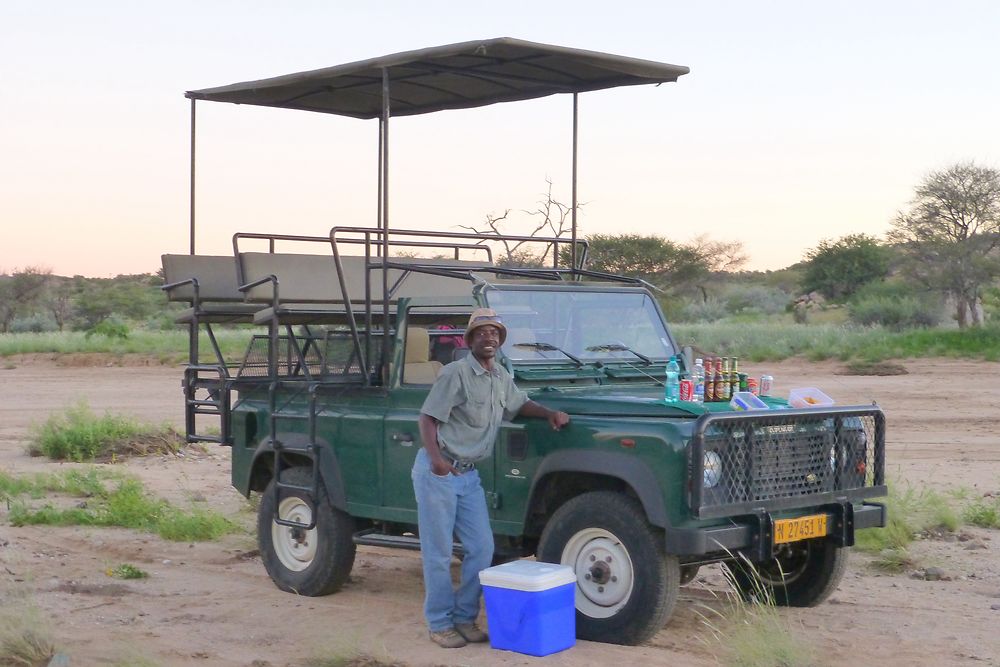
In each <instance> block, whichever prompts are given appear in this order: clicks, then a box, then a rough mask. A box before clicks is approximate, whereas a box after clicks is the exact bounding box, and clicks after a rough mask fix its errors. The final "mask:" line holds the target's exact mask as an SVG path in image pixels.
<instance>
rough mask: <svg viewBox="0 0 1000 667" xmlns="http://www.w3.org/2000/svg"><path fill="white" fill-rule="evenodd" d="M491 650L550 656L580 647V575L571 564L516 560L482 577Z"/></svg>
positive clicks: (495, 567) (480, 577) (484, 572)
mask: <svg viewBox="0 0 1000 667" xmlns="http://www.w3.org/2000/svg"><path fill="white" fill-rule="evenodd" d="M479 583H481V584H482V585H483V598H484V599H485V601H486V620H487V622H488V623H489V630H490V632H489V634H490V646H492V647H493V648H496V649H503V650H506V651H517V652H518V653H524V654H527V655H537V656H542V655H549V654H550V653H556V652H557V651H562V650H564V649H568V648H569V647H570V646H572V645H573V644H575V643H576V608H575V603H574V597H575V593H576V574H574V573H573V568H571V567H569V566H568V565H556V564H554V563H539V562H536V561H533V560H515V561H511V562H509V563H504V564H503V565H497V566H494V567H491V568H487V569H485V570H483V571H482V572H480V573H479Z"/></svg>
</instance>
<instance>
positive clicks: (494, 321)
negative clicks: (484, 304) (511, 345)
mask: <svg viewBox="0 0 1000 667" xmlns="http://www.w3.org/2000/svg"><path fill="white" fill-rule="evenodd" d="M485 326H493V327H496V328H497V329H498V330H499V331H500V344H501V345H503V343H504V341H505V340H507V327H505V326H504V325H503V322H501V321H500V317H499V316H498V315H497V313H496V311H495V310H493V309H492V308H476V309H475V310H474V311H472V315H470V316H469V325H468V326H467V327H465V343H466V345H470V344H471V343H470V339H471V338H472V332H474V331H475V330H476V329H478V328H479V327H485Z"/></svg>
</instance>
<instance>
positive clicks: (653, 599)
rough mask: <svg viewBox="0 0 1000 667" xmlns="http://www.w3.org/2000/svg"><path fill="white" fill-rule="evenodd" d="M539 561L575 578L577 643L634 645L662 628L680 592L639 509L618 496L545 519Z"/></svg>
mask: <svg viewBox="0 0 1000 667" xmlns="http://www.w3.org/2000/svg"><path fill="white" fill-rule="evenodd" d="M538 560H540V561H546V562H549V563H562V564H563V565H569V566H571V567H573V569H574V571H575V572H576V576H577V582H576V636H577V637H579V638H580V639H589V640H591V641H598V642H607V643H610V644H639V643H642V642H644V641H646V640H647V639H649V638H650V637H652V636H653V635H654V634H656V633H657V632H658V631H659V630H660V629H661V628H662V627H663V625H664V623H666V621H667V618H669V616H670V614H671V612H673V609H674V605H676V603H677V593H678V588H679V586H680V583H679V581H680V567H679V565H678V563H677V558H676V557H674V556H668V555H667V554H666V553H665V550H664V541H663V532H662V531H661V530H659V529H656V528H654V527H653V526H650V525H649V523H647V522H646V516H645V514H644V513H643V511H642V507H641V506H640V505H639V503H638V502H636V501H635V500H633V499H632V498H629V497H627V496H625V495H623V494H621V493H615V492H611V491H594V492H591V493H585V494H583V495H581V496H577V497H576V498H573V499H572V500H570V501H568V502H567V503H566V504H565V505H563V506H562V507H560V508H559V509H558V510H556V512H555V513H554V514H553V515H552V517H551V518H550V519H549V521H548V523H547V524H546V525H545V530H544V531H543V532H542V537H541V540H540V541H539V543H538Z"/></svg>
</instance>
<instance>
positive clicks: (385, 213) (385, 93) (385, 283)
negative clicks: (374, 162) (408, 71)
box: [369, 67, 390, 387]
mask: <svg viewBox="0 0 1000 667" xmlns="http://www.w3.org/2000/svg"><path fill="white" fill-rule="evenodd" d="M389 112H390V109H389V69H388V68H386V67H383V68H382V118H381V122H380V123H379V125H380V127H381V128H382V133H381V136H380V137H379V145H380V147H381V153H380V155H379V161H380V162H381V164H382V174H381V177H382V178H381V192H380V194H381V200H380V202H379V204H380V207H381V211H382V224H381V228H382V359H381V363H380V364H379V366H380V368H379V371H380V375H381V377H382V386H383V387H385V386H388V384H389V270H388V268H387V267H386V262H387V261H389ZM369 335H370V334H369Z"/></svg>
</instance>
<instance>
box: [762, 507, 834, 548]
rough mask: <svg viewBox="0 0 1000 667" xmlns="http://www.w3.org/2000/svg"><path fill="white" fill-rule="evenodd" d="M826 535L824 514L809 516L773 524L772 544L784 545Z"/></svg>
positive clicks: (778, 521) (780, 520)
mask: <svg viewBox="0 0 1000 667" xmlns="http://www.w3.org/2000/svg"><path fill="white" fill-rule="evenodd" d="M824 535H826V514H810V515H809V516H800V517H799V518H797V519H778V520H777V521H775V522H774V543H775V544H786V543H788V542H798V541H799V540H808V539H811V538H813V537H823V536H824Z"/></svg>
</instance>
